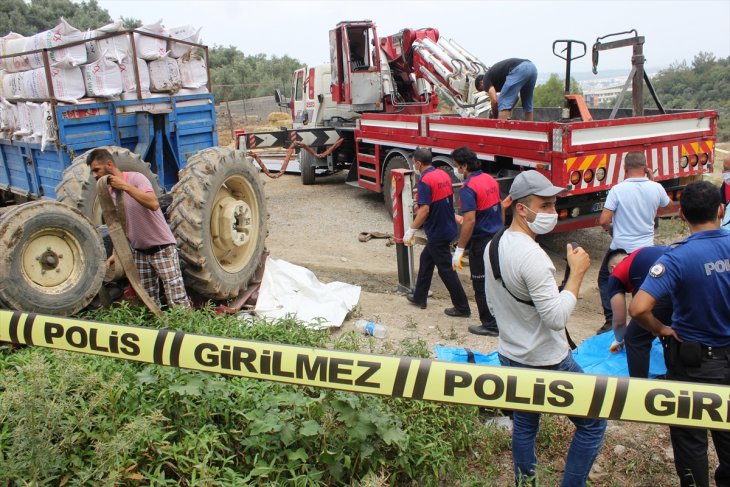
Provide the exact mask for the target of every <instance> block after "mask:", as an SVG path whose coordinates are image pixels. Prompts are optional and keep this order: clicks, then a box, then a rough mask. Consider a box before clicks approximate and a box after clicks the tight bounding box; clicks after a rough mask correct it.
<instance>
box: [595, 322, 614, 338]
mask: <svg viewBox="0 0 730 487" xmlns="http://www.w3.org/2000/svg"><path fill="white" fill-rule="evenodd" d="M611 329H612V326H611V323H609V322H608V321H607V322H605V323H604V324H603V326H602V327H600V328H599V329H598V330H596V335H600V334H601V333H606V332H607V331H611Z"/></svg>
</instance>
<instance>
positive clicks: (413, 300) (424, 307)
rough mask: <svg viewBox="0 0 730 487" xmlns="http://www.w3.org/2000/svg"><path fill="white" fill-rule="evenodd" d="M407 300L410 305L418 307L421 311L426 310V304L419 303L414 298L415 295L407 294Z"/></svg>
mask: <svg viewBox="0 0 730 487" xmlns="http://www.w3.org/2000/svg"><path fill="white" fill-rule="evenodd" d="M406 299H407V300H408V302H409V303H411V304H412V305H414V306H418V307H419V308H421V309H426V303H419V302H418V301H416V300H415V299H414V298H413V294H406Z"/></svg>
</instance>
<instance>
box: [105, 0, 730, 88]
mask: <svg viewBox="0 0 730 487" xmlns="http://www.w3.org/2000/svg"><path fill="white" fill-rule="evenodd" d="M99 5H100V6H101V7H103V8H105V9H107V10H108V11H109V13H110V14H111V16H112V18H114V19H118V18H119V17H121V16H124V17H133V18H137V19H140V20H142V22H143V23H145V24H147V23H153V22H156V21H157V20H159V19H163V23H164V25H165V26H168V27H177V26H180V25H187V24H191V25H193V26H195V27H202V31H201V36H202V42H204V43H205V44H207V45H208V46H213V45H220V46H226V47H227V46H230V45H232V46H235V47H237V48H238V49H239V50H241V51H242V52H243V53H244V54H246V55H251V54H259V53H264V54H268V55H276V56H284V55H288V56H290V57H293V58H296V59H299V60H300V61H302V62H303V63H304V64H307V65H315V64H319V63H322V62H325V61H326V60H328V56H329V47H328V45H329V38H328V31H329V30H330V29H332V28H334V27H335V25H336V24H337V23H338V22H340V21H343V20H363V19H369V20H373V21H375V22H376V24H377V29H378V35H380V36H383V35H392V34H396V33H397V32H398V31H400V30H401V29H403V28H406V27H411V28H421V27H435V28H436V29H438V30H439V32H440V34H441V36H445V37H446V38H449V39H454V40H455V41H456V42H458V43H459V44H460V45H461V46H462V47H463V48H465V49H466V50H467V51H469V52H471V53H472V54H473V55H475V56H477V57H478V58H479V59H481V60H482V62H483V63H484V64H486V65H487V66H489V65H492V64H494V63H496V62H497V61H500V60H502V59H506V58H510V57H519V58H526V59H530V60H532V61H533V62H534V63H535V65H536V66H537V68H538V71H539V72H541V73H542V74H543V75H544V74H545V73H548V72H551V73H558V74H560V75H563V76H564V73H565V62H564V61H562V60H560V59H558V58H557V57H555V56H554V55H553V53H552V43H553V41H555V40H558V39H575V40H580V41H583V42H585V43H586V45H587V48H588V53H587V54H586V56H585V57H583V58H581V59H579V60H577V61H574V64H573V66H572V68H571V71H572V72H573V73H579V72H589V71H590V69H591V47H592V45H593V43H594V42H595V41H596V39H597V38H598V37H602V36H605V35H607V34H612V33H617V32H625V31H629V30H632V29H636V31H637V32H638V34H639V35H640V36H644V37H645V39H646V40H645V44H644V56H645V57H646V65H645V68H646V69H647V71H650V72H656V71H658V70H660V69H663V68H666V67H668V66H669V65H670V64H672V63H674V62H677V61H682V60H686V61H687V62H688V63H690V62H691V61H692V59H693V58H694V56H695V55H696V54H698V53H699V52H701V51H706V52H711V53H713V54H714V55H715V56H716V57H717V58H727V57H728V56H730V0H699V1H692V0H683V1H673V0H631V1H623V0H613V1H605V0H568V1H549V0H533V1H526V0H512V1H496V0H472V1H449V0H440V1H431V0H370V1H366V2H365V1H350V0H340V1H337V0H327V1H314V0H298V1H291V0H290V1H283V0H269V1H258V0H229V1H219V0H197V1H188V0H99ZM617 38H618V37H616V38H615V39H617ZM607 40H610V39H607ZM631 54H632V51H631V48H630V47H624V48H620V49H615V50H611V51H603V52H601V54H600V61H599V64H598V70H599V75H600V73H601V71H602V70H609V69H625V70H626V71H627V72H628V70H630V69H631Z"/></svg>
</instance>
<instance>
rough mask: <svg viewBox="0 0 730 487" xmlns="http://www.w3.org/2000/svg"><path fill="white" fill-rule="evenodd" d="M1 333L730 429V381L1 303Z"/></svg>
mask: <svg viewBox="0 0 730 487" xmlns="http://www.w3.org/2000/svg"><path fill="white" fill-rule="evenodd" d="M0 341H6V342H13V343H17V344H25V345H35V346H39V347H46V348H53V349H57V350H67V351H71V352H82V353H89V354H94V355H102V356H105V357H114V358H121V359H126V360H134V361H137V362H144V363H149V364H157V365H167V366H172V367H180V368H184V369H191V370H199V371H203V372H212V373H218V374H227V375H234V376H240V377H249V378H252V379H262V380H272V381H277V382H285V383H289V384H298V385H304V386H312V387H326V388H331V389H339V390H343V391H350V392H359V393H363V392H364V393H370V394H380V395H383V396H391V397H404V398H411V399H423V400H427V401H440V402H447V403H454V404H467V405H474V406H485V407H494V408H504V409H512V410H519V411H533V412H542V413H552V414H565V415H570V416H583V417H591V418H604V419H613V420H627V421H639V422H644V423H658V424H668V425H684V426H694V427H701V428H710V429H721V430H730V386H716V385H710V384H696V383H684V382H671V381H656V380H646V379H629V378H626V377H608V376H596V375H588V374H575V373H569V372H555V371H548V370H539V369H518V368H513V367H488V366H484V365H475V364H460V363H453V362H441V361H435V360H430V359H416V358H407V357H395V356H384V355H373V354H365V353H353V352H342V351H335V350H327V349H318V348H309V347H301V346H292V345H282V344H276V343H264V342H256V341H249V340H241V339H236V338H224V337H214V336H205V335H197V334H192V333H184V332H181V331H174V330H164V329H156V328H144V327H138V326H130V325H115V324H108V323H97V322H92V321H85V320H79V319H71V318H57V317H51V316H43V315H36V314H33V313H23V312H18V311H16V312H12V311H2V310H0Z"/></svg>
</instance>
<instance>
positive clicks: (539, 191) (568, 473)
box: [484, 171, 606, 486]
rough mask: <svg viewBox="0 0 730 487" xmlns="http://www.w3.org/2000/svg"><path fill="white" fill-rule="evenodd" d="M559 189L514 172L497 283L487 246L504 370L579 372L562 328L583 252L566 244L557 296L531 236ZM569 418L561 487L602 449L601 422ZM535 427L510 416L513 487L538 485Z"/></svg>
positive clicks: (550, 211)
mask: <svg viewBox="0 0 730 487" xmlns="http://www.w3.org/2000/svg"><path fill="white" fill-rule="evenodd" d="M561 191H563V188H559V187H557V186H553V185H552V183H550V181H549V180H548V179H547V178H546V177H545V176H543V175H542V174H540V173H539V172H538V171H525V172H522V173H520V174H519V175H518V176H517V177H516V178H515V180H514V182H513V183H512V187H511V189H510V194H509V200H511V204H512V206H513V212H512V213H513V218H512V224H511V225H510V227H509V228H508V229H506V230H505V231H504V233H503V234H502V235H501V237H500V238H499V242H498V247H497V249H498V269H499V271H500V272H501V279H499V280H497V278H495V274H494V272H493V269H492V262H491V258H492V256H491V255H490V254H493V252H490V248H491V246H492V245H494V244H495V240H492V241H491V243H490V244H489V246H488V247H487V250H486V251H485V252H484V260H485V268H486V284H487V285H486V288H487V302H488V304H489V308H490V310H491V311H492V314H493V315H494V317H495V318H496V319H497V325H498V326H499V331H500V335H499V346H498V348H497V351H498V353H499V360H500V363H501V364H502V365H504V366H509V367H527V368H540V369H549V370H559V371H566V372H583V370H582V369H581V367H580V366H579V365H578V364H577V363H576V362H575V360H573V354H572V353H571V350H570V346H569V345H568V341H567V336H566V333H565V326H566V324H567V323H568V318H569V317H570V314H571V312H572V311H573V308H574V307H575V304H576V301H577V299H578V292H579V289H580V285H581V282H582V281H583V277H584V276H585V273H586V271H587V270H588V267H589V266H590V258H589V256H588V254H587V253H586V252H585V250H583V249H582V248H580V247H579V248H575V249H574V248H573V247H572V246H571V245H570V244H568V247H567V258H568V266H569V267H570V271H571V272H570V277H569V278H568V280H567V282H566V284H565V287H564V289H563V290H562V291H559V290H558V285H557V282H556V281H555V266H554V265H553V263H552V262H551V261H550V258H549V257H548V256H547V254H546V253H545V251H544V250H543V249H542V248H540V245H539V244H538V243H537V242H536V241H535V238H536V236H537V235H540V234H545V233H549V232H551V231H552V230H553V228H555V225H556V223H557V220H558V215H557V212H556V210H555V200H556V195H557V194H558V193H560V192H561ZM498 235H499V234H498ZM496 238H497V237H495V239H496ZM570 420H571V421H572V422H573V423H574V424H575V426H576V432H575V434H574V435H573V440H572V442H571V444H570V449H569V450H568V455H567V458H566V460H565V474H564V477H563V481H562V483H561V486H584V485H585V484H586V480H587V478H588V474H589V473H590V470H591V467H592V466H593V462H594V461H595V459H596V456H597V455H598V452H599V450H600V449H601V444H602V443H603V436H604V433H605V430H606V421H604V420H600V419H590V418H575V417H570ZM539 423H540V414H539V413H529V412H519V411H515V412H514V413H513V428H512V458H513V463H514V469H515V480H516V483H517V484H518V485H534V483H535V481H536V478H535V475H536V473H535V466H536V464H537V457H536V454H535V438H536V437H537V432H538V429H539Z"/></svg>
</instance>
